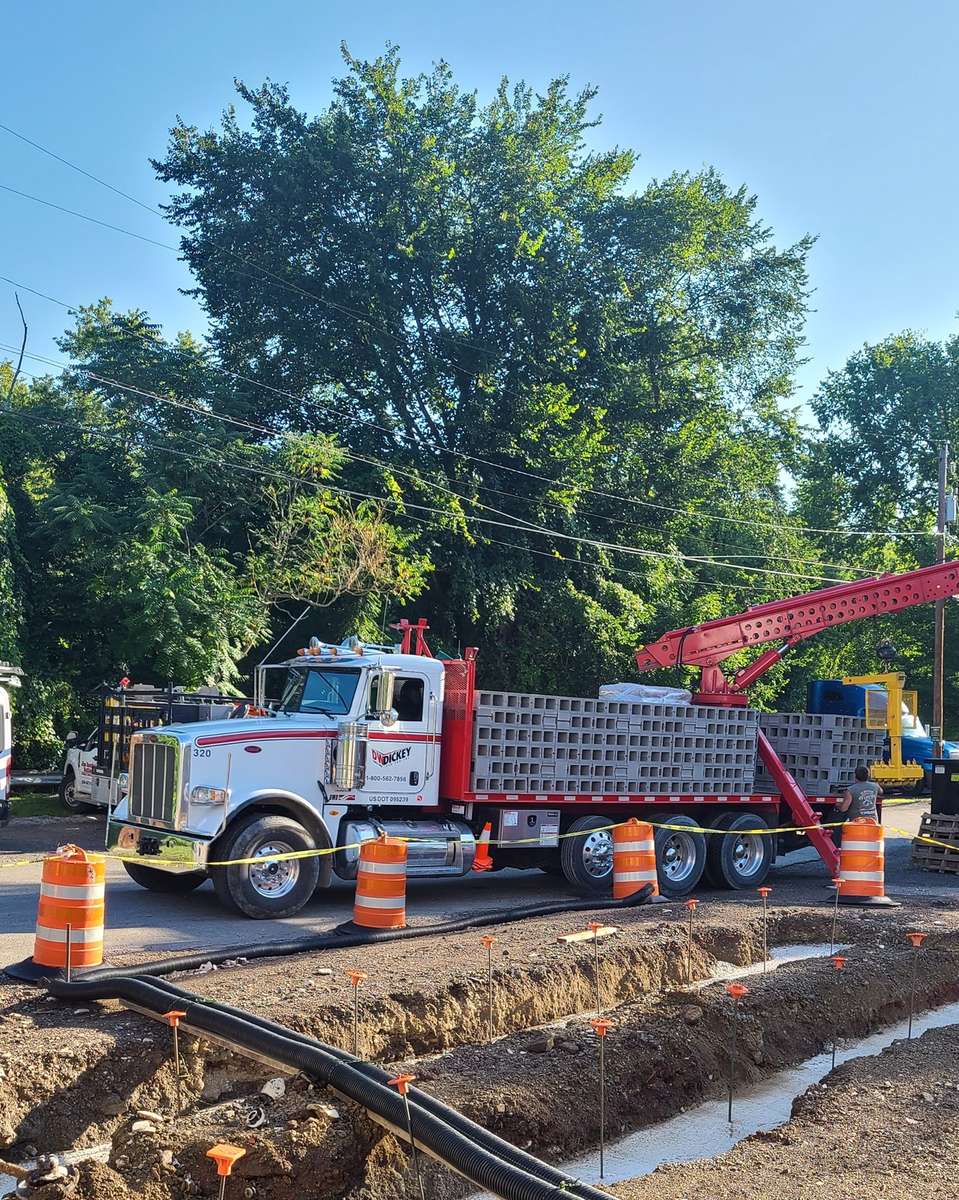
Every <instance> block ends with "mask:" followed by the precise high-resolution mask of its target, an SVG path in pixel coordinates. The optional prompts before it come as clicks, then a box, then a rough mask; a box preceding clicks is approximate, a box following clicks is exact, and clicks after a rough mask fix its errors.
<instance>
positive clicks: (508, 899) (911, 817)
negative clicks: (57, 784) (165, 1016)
mask: <svg viewBox="0 0 959 1200" xmlns="http://www.w3.org/2000/svg"><path fill="white" fill-rule="evenodd" d="M926 804H927V802H925V801H920V802H917V803H915V804H910V805H904V806H902V807H897V808H895V809H892V810H889V815H888V816H887V824H892V825H896V826H899V827H901V828H902V829H903V830H904V831H906V832H907V833H908V834H909V835H910V836H911V834H912V833H913V832H915V831H916V830H918V828H919V819H920V816H921V814H922V812H923V811H924V810H925V808H926ZM66 842H75V843H77V844H79V845H81V846H84V847H85V848H87V849H90V850H96V849H99V848H100V847H101V846H102V844H103V820H102V818H100V817H95V816H88V817H81V818H74V817H70V818H64V819H62V820H61V819H44V818H28V819H21V820H14V821H12V822H11V823H10V825H8V826H7V827H6V828H5V829H0V968H2V966H4V965H6V964H7V963H12V962H17V961H19V960H20V959H22V958H26V957H28V956H29V955H30V954H31V953H32V950H33V933H34V926H35V922H36V913H37V892H38V882H39V878H40V867H39V865H37V864H35V865H30V866H21V865H15V864H17V863H18V860H19V859H20V858H22V857H23V856H24V855H34V854H38V853H44V852H47V851H49V850H52V849H54V848H55V847H56V846H57V845H61V844H63V843H66ZM908 859H909V839H908V837H905V836H902V835H901V834H897V833H893V832H887V840H886V887H887V891H889V892H890V893H891V894H893V895H900V896H903V897H905V896H908V895H912V896H915V897H916V898H918V897H919V896H936V897H947V898H952V899H959V876H949V875H930V874H926V873H923V872H919V871H915V870H912V869H911V868H910V867H909V865H908ZM107 881H108V887H107V939H106V941H107V954H108V956H109V955H110V954H111V953H112V954H114V955H124V956H125V955H128V954H132V955H135V954H136V953H137V952H149V953H157V952H160V953H164V952H170V953H173V952H180V951H183V952H186V951H197V952H202V951H211V950H214V949H223V948H226V947H232V946H242V945H244V944H249V943H250V942H257V943H261V942H264V941H269V940H271V939H275V940H277V941H280V940H287V939H289V938H291V937H296V936H306V935H308V934H309V933H314V932H322V931H323V930H326V929H330V928H332V927H333V926H335V925H338V924H340V923H341V922H342V921H346V920H348V919H349V918H350V916H351V913H352V898H353V887H352V885H351V884H345V883H341V882H338V883H337V884H336V885H335V886H334V888H333V889H332V890H331V891H329V892H320V893H318V894H317V895H316V896H315V897H314V899H313V900H312V901H311V903H310V904H308V905H307V906H306V908H304V909H302V910H301V911H300V912H299V913H298V914H297V915H296V916H295V917H290V918H288V919H286V920H283V921H256V922H254V921H249V920H247V919H246V918H244V917H241V916H239V915H238V914H236V913H232V912H228V911H227V910H226V909H224V908H223V907H222V906H221V905H220V903H219V901H218V900H217V899H216V896H215V895H214V893H213V888H212V886H211V885H210V884H209V883H206V884H204V885H203V886H202V887H201V888H199V889H198V890H197V891H195V892H192V893H190V894H189V895H187V896H162V895H157V894H155V893H152V892H147V891H145V890H144V889H142V888H140V887H139V886H138V885H137V884H135V883H134V882H133V881H132V880H131V879H129V878H128V876H127V875H126V872H125V871H124V870H123V867H122V866H121V864H119V863H116V862H110V863H108V864H107ZM768 882H769V883H770V884H771V885H772V887H773V888H774V889H775V893H776V897H777V898H778V899H780V900H781V901H782V902H788V903H804V902H815V903H821V902H822V901H823V900H824V899H825V893H824V891H823V888H824V886H825V885H826V883H827V880H826V874H825V871H824V868H823V866H822V864H821V863H820V861H819V859H818V857H817V856H816V855H815V853H814V852H812V851H811V850H801V851H797V852H796V853H795V854H791V855H788V856H787V857H786V858H784V859H781V860H780V862H779V863H777V865H776V866H775V867H774V868H773V871H772V873H771V875H770V878H769V880H768ZM698 894H699V895H701V896H708V895H709V893H708V892H707V893H698ZM716 894H717V895H721V896H722V897H723V898H725V899H729V897H730V893H729V892H721V893H716ZM573 895H574V893H573V891H572V890H571V889H570V888H569V886H568V885H567V884H566V882H565V881H564V880H562V879H558V878H556V877H554V876H551V875H544V874H542V873H541V872H539V871H499V872H494V873H491V874H488V875H470V876H468V877H467V878H465V879H419V880H410V882H409V887H408V892H407V911H408V914H409V916H410V918H411V919H414V918H419V917H430V918H433V919H440V918H443V917H451V916H460V915H467V914H469V913H471V912H476V911H481V910H482V911H489V910H496V909H503V910H507V909H510V908H513V907H516V906H518V905H522V904H534V903H537V902H541V903H546V902H549V901H556V900H560V899H563V898H567V897H573ZM745 898H747V896H746V895H745V894H744V899H745ZM748 899H749V900H750V901H752V900H753V899H754V897H753V896H751V895H749V896H748Z"/></svg>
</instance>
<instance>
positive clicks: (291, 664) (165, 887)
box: [108, 639, 475, 917]
mask: <svg viewBox="0 0 959 1200" xmlns="http://www.w3.org/2000/svg"><path fill="white" fill-rule="evenodd" d="M277 667H278V668H279V669H280V670H281V671H282V672H283V681H282V687H281V688H280V689H278V690H279V698H278V699H277V700H275V701H274V702H273V703H272V704H270V706H269V708H268V710H267V711H268V715H267V716H265V717H258V718H252V719H249V718H248V719H244V720H240V721H236V720H224V721H208V722H203V723H202V724H189V725H170V726H165V727H163V728H162V729H156V730H144V731H142V732H138V733H135V734H133V736H132V737H131V739H130V753H129V774H128V779H126V780H125V781H124V783H125V786H126V794H125V796H124V798H123V799H122V800H121V801H120V803H119V804H118V806H117V808H116V809H115V811H114V813H113V816H112V819H111V820H110V823H109V833H108V844H109V845H110V847H111V849H113V850H114V851H115V852H117V853H121V854H123V855H124V856H126V857H127V861H126V862H125V864H124V865H125V867H126V869H127V871H128V873H129V874H130V875H131V877H132V878H133V879H135V880H136V881H137V882H138V883H140V884H141V885H143V886H145V887H149V888H152V889H153V890H159V891H168V892H169V891H181V892H182V891H189V890H191V889H192V888H194V887H197V886H199V885H200V884H201V883H202V882H203V881H204V879H205V878H207V876H208V875H212V878H213V882H214V886H215V888H216V890H217V893H218V895H219V896H220V898H221V900H223V901H224V902H225V903H227V904H228V905H229V906H231V907H234V908H237V909H239V910H240V911H241V912H244V913H246V914H247V915H248V916H252V917H275V916H286V915H290V914H291V913H293V912H296V911H297V910H298V909H299V908H301V907H302V905H303V904H304V903H305V902H306V900H307V899H308V898H309V896H310V895H311V894H312V893H313V891H314V890H315V889H316V888H317V887H328V886H329V885H330V884H331V883H332V879H333V873H334V871H335V873H336V874H337V875H339V876H340V877H342V878H346V879H350V878H355V875H356V869H357V863H358V858H359V851H358V846H359V844H360V843H362V842H363V841H365V840H367V839H370V838H375V837H377V836H379V834H380V833H383V832H387V833H392V834H405V835H406V836H411V835H412V834H413V833H414V832H415V834H416V842H415V843H411V846H410V851H411V852H410V862H409V873H410V874H417V873H420V874H454V873H455V874H465V873H466V872H467V871H469V869H470V867H471V865H472V849H471V848H472V847H473V846H474V845H475V843H474V840H473V835H472V832H471V831H470V829H469V827H468V826H466V825H465V823H463V822H459V821H455V820H452V819H450V818H447V817H445V816H443V815H442V813H441V811H440V808H439V778H440V755H441V749H442V734H443V694H444V664H443V662H442V661H441V660H438V659H434V658H430V657H426V656H423V655H418V654H404V653H399V652H397V647H394V646H368V645H366V646H365V645H362V644H360V643H359V642H358V641H356V640H355V639H354V640H352V641H350V642H347V643H343V644H341V645H335V646H334V645H330V644H327V643H320V642H317V641H315V640H314V642H313V643H311V645H310V646H309V647H308V648H306V649H305V650H304V651H301V652H300V653H299V654H298V655H297V657H296V658H293V659H290V660H288V661H287V662H285V663H282V664H277V666H276V667H273V668H270V669H271V670H275V669H277ZM264 688H265V685H263V684H260V686H259V687H258V701H260V696H261V694H262V692H263V691H264ZM260 703H262V701H260ZM427 814H428V815H427ZM414 822H415V823H414ZM300 851H307V852H312V853H309V854H306V855H304V856H303V857H300V858H279V859H278V858H277V857H276V856H278V855H280V856H282V855H293V854H296V853H297V852H300ZM317 851H319V853H316V852H317ZM160 858H162V859H163V867H162V869H160V868H159V867H157V866H153V865H151V859H160ZM258 860H260V861H258ZM223 864H230V865H223Z"/></svg>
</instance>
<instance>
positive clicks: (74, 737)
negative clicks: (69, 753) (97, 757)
mask: <svg viewBox="0 0 959 1200" xmlns="http://www.w3.org/2000/svg"><path fill="white" fill-rule="evenodd" d="M79 740H80V735H79V733H77V731H76V730H75V729H71V730H70V732H69V733H68V734H67V736H66V741H65V742H64V745H65V746H66V747H67V749H68V750H72V749H73V747H74V746H75V745H76V744H77V742H79Z"/></svg>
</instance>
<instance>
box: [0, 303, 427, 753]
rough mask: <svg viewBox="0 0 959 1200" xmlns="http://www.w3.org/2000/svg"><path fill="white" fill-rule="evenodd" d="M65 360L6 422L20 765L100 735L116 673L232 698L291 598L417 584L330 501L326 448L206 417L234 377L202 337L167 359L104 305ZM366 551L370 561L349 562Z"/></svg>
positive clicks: (359, 518) (346, 505)
mask: <svg viewBox="0 0 959 1200" xmlns="http://www.w3.org/2000/svg"><path fill="white" fill-rule="evenodd" d="M63 345H64V348H65V349H66V350H67V351H68V352H69V353H70V354H71V355H72V356H73V357H74V359H75V366H74V367H73V368H72V369H71V370H70V371H68V372H66V373H65V375H64V376H63V377H62V378H61V379H59V380H53V379H47V380H39V381H36V382H35V383H34V384H32V385H31V386H29V387H26V386H23V385H18V387H17V388H16V389H15V392H14V395H13V397H12V401H11V407H12V412H8V413H7V414H6V415H5V416H4V418H3V422H2V424H0V471H2V472H3V473H4V474H5V476H6V478H7V479H8V481H9V484H8V488H9V497H10V514H9V520H6V523H5V525H4V530H6V528H7V526H10V544H14V542H15V544H16V546H17V553H16V554H14V555H11V556H10V557H9V560H8V561H10V562H11V564H12V566H11V570H12V572H13V575H14V587H13V592H14V595H15V596H16V598H17V601H18V602H19V603H20V604H22V607H23V611H24V614H25V615H24V618H23V620H22V622H21V624H22V636H21V645H22V651H23V652H22V665H23V667H24V668H25V670H26V672H27V680H26V686H25V688H24V691H23V695H22V698H21V703H20V704H19V706H18V713H17V738H18V757H19V759H20V760H21V761H31V759H33V760H35V761H38V762H47V763H48V762H50V761H53V759H55V757H56V754H57V747H58V742H59V741H60V740H61V739H62V736H63V734H64V732H65V731H66V730H65V727H66V726H67V725H70V724H74V723H76V721H77V719H78V718H79V717H81V716H83V715H84V714H85V715H86V717H87V719H89V716H90V715H91V713H92V709H93V701H94V697H95V694H96V690H97V688H98V686H99V685H100V684H101V683H103V682H111V681H114V680H116V679H117V678H118V677H119V676H120V675H122V674H129V675H130V676H131V678H133V679H134V680H137V681H149V682H154V683H161V684H162V683H166V682H167V681H168V680H172V681H174V682H176V683H178V684H183V685H187V686H199V685H209V684H214V685H218V686H221V687H236V685H237V684H238V683H239V682H241V680H240V676H239V669H238V668H239V666H240V665H241V664H242V663H243V660H244V658H245V656H246V655H247V654H248V652H249V651H250V650H251V649H252V647H254V646H255V645H261V646H262V645H263V644H264V643H268V642H269V641H272V640H273V637H274V636H275V632H276V631H277V629H278V630H280V631H281V630H282V629H283V628H285V627H286V626H287V625H288V624H289V617H288V616H287V615H286V613H285V611H284V610H283V608H282V602H283V601H284V600H285V599H286V598H288V597H289V596H290V595H294V594H295V595H297V596H299V597H302V598H304V599H306V601H307V603H308V604H320V603H324V604H329V603H331V602H333V601H335V600H336V599H338V598H341V597H344V596H349V597H354V596H355V595H356V594H357V593H360V594H361V595H362V596H363V598H364V601H365V602H373V603H375V602H376V600H378V599H381V598H382V597H383V596H384V595H396V596H398V597H402V598H406V597H408V596H410V595H413V594H415V592H416V590H417V588H419V587H420V586H422V579H423V577H424V573H425V571H426V570H427V568H428V563H426V561H425V560H424V559H423V557H422V555H419V556H417V555H415V554H407V553H406V548H407V540H406V539H405V538H404V537H403V536H402V534H400V533H399V532H398V531H397V530H395V529H394V527H393V526H392V525H390V524H389V522H388V521H386V520H385V519H384V515H383V512H382V510H381V509H380V508H379V507H377V506H375V505H370V504H367V505H365V506H357V507H354V506H353V505H352V504H351V503H350V501H349V499H348V497H346V496H344V495H343V494H342V493H341V492H340V491H339V490H338V489H337V484H336V482H335V481H336V478H337V474H338V471H339V470H340V468H341V465H342V461H343V460H342V454H341V452H340V451H339V449H338V448H337V446H336V445H335V443H334V442H333V441H331V439H329V438H324V437H314V436H313V435H307V434H303V435H300V436H299V438H298V439H297V440H296V443H295V444H293V443H292V442H291V441H290V439H287V438H283V437H270V436H263V435H255V434H254V431H251V430H250V429H249V428H248V426H247V425H245V424H243V425H240V426H239V427H237V426H236V425H231V424H226V423H224V422H221V421H217V420H214V419H212V417H211V416H210V415H209V414H210V412H211V411H215V405H216V402H217V401H222V392H223V388H224V384H223V377H222V375H219V374H217V373H215V372H213V371H211V370H210V369H209V367H208V364H207V360H206V352H205V351H204V350H202V349H201V348H200V347H198V346H196V345H195V344H194V343H193V342H192V341H191V339H189V338H187V337H183V338H181V339H180V340H179V342H178V344H177V347H176V349H175V352H174V354H172V355H171V354H170V353H166V354H164V352H163V351H162V350H161V347H160V345H159V343H158V340H157V339H156V336H155V333H154V332H152V331H151V327H150V325H149V322H148V321H147V320H146V318H145V314H142V313H133V314H126V315H124V316H123V317H120V318H116V317H114V316H113V314H112V312H111V310H110V308H109V305H107V304H105V303H101V304H100V305H98V306H96V307H95V308H92V309H89V310H86V311H84V312H83V313H81V314H80V317H79V320H78V324H77V327H76V328H75V329H74V330H73V331H71V332H70V333H69V334H68V335H67V336H66V338H65V339H64V342H63ZM214 387H216V388H218V389H219V392H218V394H217V395H213V396H211V389H213V388H214ZM280 489H282V492H283V495H284V496H285V497H286V505H287V509H286V511H285V512H278V511H277V510H276V508H275V506H274V505H273V501H274V500H275V498H276V496H277V494H278V491H279V490H280ZM2 515H3V514H0V516H2ZM321 516H322V520H321V519H320V517H321ZM301 535H302V538H303V544H302V545H301V544H300V543H299V539H300V537H301ZM371 536H375V538H376V539H377V541H376V545H377V553H376V554H375V555H374V554H372V553H370V552H369V551H368V550H367V552H365V553H364V554H362V555H360V554H358V553H356V552H354V550H353V548H354V547H368V546H369V545H370V541H371ZM270 539H272V540H273V555H272V558H271V560H270V567H269V571H267V570H266V568H265V567H264V563H263V559H264V556H263V548H264V546H265V544H266V542H267V541H269V540H270ZM284 539H285V540H284ZM321 561H322V562H325V563H326V567H325V571H324V575H323V578H322V588H319V587H318V586H317V576H316V570H317V567H316V564H317V563H318V562H321ZM4 565H5V560H4V559H3V558H2V557H0V568H2V567H4ZM3 580H4V576H3V573H2V571H0V586H2V584H3ZM278 580H279V581H280V585H279V586H278V583H277V581H278ZM294 589H295V590H294ZM0 600H2V592H0ZM274 626H276V627H277V628H276V629H274Z"/></svg>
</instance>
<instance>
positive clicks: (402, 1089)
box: [389, 1075, 426, 1200]
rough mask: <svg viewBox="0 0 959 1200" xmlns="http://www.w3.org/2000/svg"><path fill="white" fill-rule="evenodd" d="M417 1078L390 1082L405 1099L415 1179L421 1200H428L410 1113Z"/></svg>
mask: <svg viewBox="0 0 959 1200" xmlns="http://www.w3.org/2000/svg"><path fill="white" fill-rule="evenodd" d="M415 1078H416V1076H415V1075H397V1076H396V1078H395V1079H391V1080H390V1081H389V1082H390V1087H395V1088H396V1090H397V1091H398V1092H399V1094H400V1095H401V1096H402V1097H403V1107H404V1108H405V1110H406V1132H407V1135H408V1136H409V1139H410V1150H411V1151H412V1154H413V1178H414V1179H415V1180H416V1190H417V1191H418V1192H419V1194H420V1200H426V1195H425V1193H424V1192H423V1180H422V1178H421V1177H420V1160H419V1156H418V1155H417V1153H416V1141H415V1140H414V1138H413V1114H412V1113H411V1112H410V1097H409V1091H410V1084H411V1083H412V1082H413V1080H414V1079H415Z"/></svg>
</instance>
